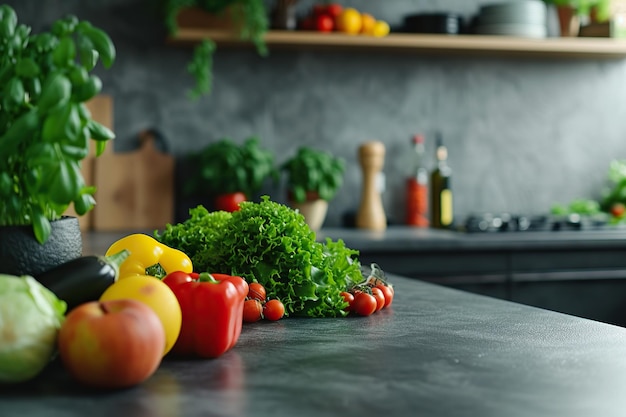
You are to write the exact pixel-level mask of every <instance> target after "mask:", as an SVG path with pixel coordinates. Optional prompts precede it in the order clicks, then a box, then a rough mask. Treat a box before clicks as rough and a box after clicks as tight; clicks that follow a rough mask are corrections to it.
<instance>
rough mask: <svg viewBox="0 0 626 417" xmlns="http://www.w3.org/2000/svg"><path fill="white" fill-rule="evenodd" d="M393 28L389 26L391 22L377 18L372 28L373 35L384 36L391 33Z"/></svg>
mask: <svg viewBox="0 0 626 417" xmlns="http://www.w3.org/2000/svg"><path fill="white" fill-rule="evenodd" d="M390 31H391V29H390V28H389V23H387V22H385V21H384V20H377V21H376V23H375V24H374V28H373V29H372V35H373V36H376V37H377V38H382V37H383V36H387V35H389V32H390Z"/></svg>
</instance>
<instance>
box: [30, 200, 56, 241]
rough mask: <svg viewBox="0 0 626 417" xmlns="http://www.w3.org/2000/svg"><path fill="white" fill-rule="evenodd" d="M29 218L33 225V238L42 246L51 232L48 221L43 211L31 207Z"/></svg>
mask: <svg viewBox="0 0 626 417" xmlns="http://www.w3.org/2000/svg"><path fill="white" fill-rule="evenodd" d="M30 217H31V222H32V224H33V232H34V233H35V238H37V241H38V242H39V243H41V244H43V243H44V242H45V241H46V240H48V237H50V233H51V232H52V226H51V225H50V221H49V220H48V219H47V218H46V216H45V215H44V213H43V210H41V208H39V207H37V206H33V208H32V212H31V215H30Z"/></svg>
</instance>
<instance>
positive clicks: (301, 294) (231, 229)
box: [155, 196, 363, 317]
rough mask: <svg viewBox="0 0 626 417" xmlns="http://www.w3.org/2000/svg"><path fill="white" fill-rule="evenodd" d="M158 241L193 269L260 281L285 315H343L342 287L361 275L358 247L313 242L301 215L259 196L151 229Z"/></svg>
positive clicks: (196, 210)
mask: <svg viewBox="0 0 626 417" xmlns="http://www.w3.org/2000/svg"><path fill="white" fill-rule="evenodd" d="M155 238H156V239H157V240H159V241H160V242H161V243H164V244H166V245H168V246H170V247H174V248H177V249H179V250H182V251H183V252H185V253H187V254H188V255H189V256H190V258H191V260H192V262H193V264H194V269H195V270H198V271H219V272H221V273H228V274H232V275H239V276H242V277H244V278H245V279H246V281H248V282H249V283H251V282H259V283H261V284H263V286H264V287H265V289H266V291H267V296H268V297H270V298H278V299H279V300H281V301H282V302H283V304H284V305H285V311H286V315H293V316H308V317H339V316H345V315H346V314H347V313H346V312H345V311H344V308H345V306H346V302H345V301H344V299H343V297H342V295H341V292H342V291H345V290H346V288H349V287H351V286H352V285H354V284H355V283H358V282H361V281H362V279H363V276H362V272H361V265H360V263H359V262H358V259H357V258H356V257H357V255H358V251H356V250H352V249H349V248H347V247H346V246H345V245H344V243H343V241H341V240H338V241H332V240H330V239H327V240H326V241H325V242H323V243H322V242H318V241H316V239H315V233H314V232H313V231H311V229H310V228H309V226H308V225H307V224H306V222H305V221H304V217H303V216H302V215H301V214H300V213H298V212H296V211H294V210H292V209H291V208H289V207H287V206H285V205H282V204H279V203H276V202H273V201H271V200H270V199H269V197H267V196H264V197H263V198H262V201H261V202H260V203H253V202H243V203H241V208H240V210H239V211H236V212H233V213H227V212H220V211H215V212H208V211H207V210H206V209H205V208H204V207H202V206H198V207H196V208H194V209H191V210H190V218H189V219H187V220H186V221H184V222H182V223H178V224H176V225H169V224H168V225H167V226H166V228H165V229H164V230H163V231H162V232H158V231H156V232H155Z"/></svg>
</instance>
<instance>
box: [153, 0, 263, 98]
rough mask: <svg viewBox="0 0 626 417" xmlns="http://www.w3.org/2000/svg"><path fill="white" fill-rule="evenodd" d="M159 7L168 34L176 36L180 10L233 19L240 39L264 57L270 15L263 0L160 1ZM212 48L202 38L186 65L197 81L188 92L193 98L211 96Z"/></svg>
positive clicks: (210, 44)
mask: <svg viewBox="0 0 626 417" xmlns="http://www.w3.org/2000/svg"><path fill="white" fill-rule="evenodd" d="M162 7H163V14H164V16H165V25H166V27H167V30H168V32H169V33H170V35H175V34H176V33H177V31H178V22H177V17H178V14H179V13H180V11H181V10H183V9H185V8H190V7H197V8H199V9H201V10H203V11H205V12H208V13H211V14H215V15H218V16H224V17H229V18H230V19H232V21H233V26H234V27H236V28H238V30H239V36H240V37H241V39H242V40H244V41H250V42H252V43H253V44H254V45H255V47H256V50H257V52H258V53H259V55H261V56H265V55H267V46H266V44H265V34H266V33H267V30H268V28H269V13H268V10H267V9H266V7H265V3H264V1H263V0H163V2H162ZM215 49H216V46H215V42H213V41H212V40H211V39H209V38H206V39H204V40H203V41H202V42H201V43H200V44H199V45H198V46H196V48H195V49H194V54H193V58H192V60H191V62H190V63H189V65H188V66H187V71H188V72H189V73H190V74H191V75H192V76H193V77H194V79H195V81H196V85H195V87H194V88H193V89H192V90H191V91H190V92H189V93H190V97H191V98H192V99H198V98H200V97H201V96H203V95H208V94H210V93H211V88H212V72H213V55H214V52H215Z"/></svg>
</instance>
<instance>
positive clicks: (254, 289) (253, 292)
mask: <svg viewBox="0 0 626 417" xmlns="http://www.w3.org/2000/svg"><path fill="white" fill-rule="evenodd" d="M266 297H267V294H266V292H265V287H264V286H263V285H262V284H259V283H258V282H252V283H250V284H249V285H248V298H251V299H254V300H259V301H265V298H266Z"/></svg>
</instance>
